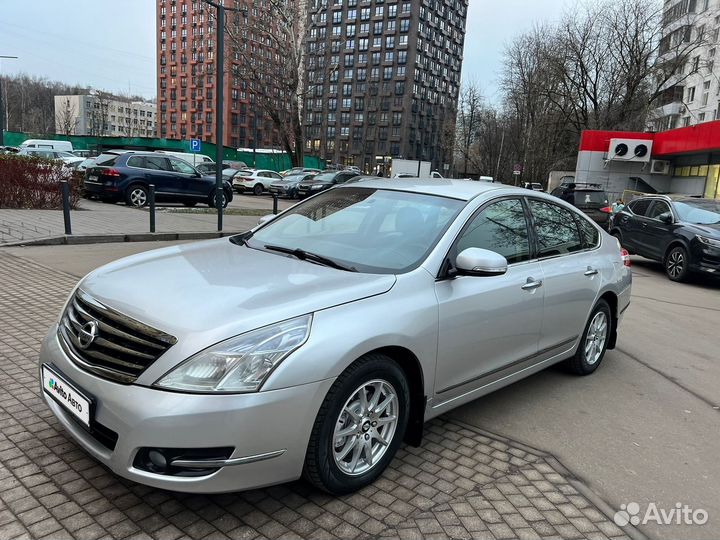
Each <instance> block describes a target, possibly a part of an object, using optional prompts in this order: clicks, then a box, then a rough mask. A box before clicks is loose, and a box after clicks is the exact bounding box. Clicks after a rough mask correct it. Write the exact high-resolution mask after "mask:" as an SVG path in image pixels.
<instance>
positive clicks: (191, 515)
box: [0, 250, 632, 540]
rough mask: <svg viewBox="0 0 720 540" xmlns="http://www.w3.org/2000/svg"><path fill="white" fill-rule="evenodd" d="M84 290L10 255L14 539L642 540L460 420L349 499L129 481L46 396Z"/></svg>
mask: <svg viewBox="0 0 720 540" xmlns="http://www.w3.org/2000/svg"><path fill="white" fill-rule="evenodd" d="M75 282H76V278H74V277H72V276H70V275H68V274H63V273H61V272H58V271H55V270H52V269H49V268H47V267H44V266H42V265H40V264H38V263H35V262H32V261H30V260H27V259H23V258H20V257H15V256H12V255H9V254H7V253H3V252H2V251H1V250H0V284H2V285H0V287H1V288H0V377H1V380H2V382H3V387H4V388H3V389H4V392H3V397H2V399H1V400H0V540H5V539H11V538H12V539H15V538H52V539H62V538H78V539H88V540H90V539H96V538H111V539H123V538H137V539H141V538H156V539H168V540H174V539H178V538H198V539H199V538H206V539H215V538H218V539H220V538H238V539H240V538H242V539H248V540H250V539H255V538H261V539H262V538H267V539H272V540H274V539H278V538H382V537H389V538H395V537H399V538H401V539H413V538H418V539H421V538H426V539H433V538H468V539H470V538H478V539H485V538H486V539H489V540H493V539H504V538H508V539H509V538H523V539H525V538H527V539H533V538H535V539H537V538H568V539H570V538H591V539H606V538H628V536H626V533H625V532H624V531H623V530H621V529H620V528H618V527H617V526H615V525H614V524H613V522H612V521H611V520H610V519H609V518H608V517H607V515H606V514H604V513H603V512H602V511H601V510H600V509H599V508H598V506H596V505H595V504H594V503H593V502H591V499H593V497H592V496H588V492H587V491H584V493H583V490H579V489H578V484H577V482H576V481H575V480H574V479H573V478H572V476H571V475H570V474H569V473H568V472H567V471H566V470H564V469H563V468H562V466H560V465H559V464H558V463H557V462H556V461H555V460H554V459H553V458H552V457H551V456H548V455H545V454H543V453H542V452H538V451H535V450H532V449H529V448H527V447H524V446H522V445H519V444H516V443H513V442H512V441H508V440H505V439H502V438H500V437H497V436H494V435H492V434H490V433H486V432H484V431H482V430H479V429H476V428H472V427H470V426H465V425H461V424H459V423H456V422H454V421H449V420H447V419H438V420H435V421H433V422H430V423H429V424H428V426H427V427H426V433H425V440H424V443H423V445H422V446H421V447H420V448H414V447H404V448H402V449H401V450H400V452H399V454H398V457H397V459H395V460H394V461H393V463H392V465H391V466H390V468H389V469H388V470H387V472H386V473H385V474H384V475H383V477H382V478H380V479H379V480H378V481H377V482H375V484H374V485H372V486H369V487H367V488H365V489H364V490H362V491H361V492H359V493H356V494H353V495H350V496H345V497H337V498H336V497H331V496H328V495H327V494H324V493H321V492H319V491H317V490H315V489H313V488H312V487H310V486H308V485H307V484H305V483H303V482H295V483H292V484H288V485H283V486H276V487H272V488H267V489H261V490H254V491H249V492H244V493H237V494H226V495H215V496H198V495H187V494H178V493H172V492H167V491H162V490H157V489H153V488H149V487H145V486H141V485H139V484H135V483H133V482H130V481H126V480H123V479H121V478H119V477H117V476H115V475H113V474H112V473H111V472H109V471H108V470H107V469H105V468H104V467H103V466H101V465H100V464H98V463H97V462H95V461H94V460H93V459H92V458H90V457H89V456H88V455H87V454H85V452H84V451H83V450H82V449H81V448H80V447H79V446H78V445H77V444H75V443H74V442H73V440H72V439H71V438H70V437H69V435H68V434H67V433H66V432H64V430H63V429H62V427H61V426H60V425H59V424H58V422H56V421H55V419H54V417H53V415H52V413H51V412H50V411H49V410H48V409H47V407H46V406H45V404H44V402H43V401H42V399H41V397H40V395H39V392H40V389H39V384H38V380H37V378H38V374H37V363H36V362H37V353H38V349H39V345H40V340H41V339H42V337H43V335H44V333H45V332H46V330H47V328H48V326H49V325H50V324H51V323H52V322H53V320H55V319H56V317H57V315H58V311H59V309H60V308H61V305H62V303H63V301H64V299H65V298H66V296H67V294H68V293H69V291H70V289H71V288H72V286H73V285H74V284H75ZM631 532H632V531H631Z"/></svg>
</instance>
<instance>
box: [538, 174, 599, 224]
mask: <svg viewBox="0 0 720 540" xmlns="http://www.w3.org/2000/svg"><path fill="white" fill-rule="evenodd" d="M550 194H551V195H555V196H556V197H559V198H560V199H562V200H564V201H567V202H569V203H570V204H572V205H573V206H575V207H576V208H578V209H579V210H581V211H582V212H583V213H584V214H586V215H587V216H588V217H589V218H590V219H592V220H593V221H594V222H595V223H597V224H598V225H600V226H601V227H602V228H603V229H606V230H607V228H608V221H609V220H610V213H611V209H610V205H609V201H608V196H607V193H606V192H605V190H603V189H602V188H601V187H600V184H581V183H570V184H563V185H561V186H560V187H556V188H555V189H553V190H552V192H551V193H550Z"/></svg>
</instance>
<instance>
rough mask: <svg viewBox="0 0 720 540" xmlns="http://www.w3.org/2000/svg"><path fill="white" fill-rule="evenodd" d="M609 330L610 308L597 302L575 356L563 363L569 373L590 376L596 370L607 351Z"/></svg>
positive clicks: (610, 322)
mask: <svg viewBox="0 0 720 540" xmlns="http://www.w3.org/2000/svg"><path fill="white" fill-rule="evenodd" d="M611 328H612V312H611V311H610V306H609V305H608V303H607V302H606V301H605V300H599V301H598V303H597V304H596V305H595V308H594V309H593V310H592V313H590V317H589V318H588V322H587V324H586V325H585V331H584V332H583V335H582V338H581V339H580V345H578V349H577V351H576V352H575V356H573V357H572V358H569V359H568V360H566V361H565V366H566V367H567V369H568V370H569V371H570V372H571V373H574V374H576V375H590V374H591V373H592V372H594V371H595V370H596V369H597V368H598V366H599V365H600V363H601V362H602V361H603V358H604V357H605V351H607V346H608V342H609V341H610V329H611Z"/></svg>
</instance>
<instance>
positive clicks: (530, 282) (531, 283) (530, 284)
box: [521, 278, 543, 291]
mask: <svg viewBox="0 0 720 540" xmlns="http://www.w3.org/2000/svg"><path fill="white" fill-rule="evenodd" d="M542 285H543V282H542V280H540V281H535V280H534V279H533V278H527V283H525V285H523V286H522V287H521V288H522V290H523V291H534V290H535V289H538V288H540V287H542Z"/></svg>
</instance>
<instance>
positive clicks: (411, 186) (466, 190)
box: [340, 178, 527, 201]
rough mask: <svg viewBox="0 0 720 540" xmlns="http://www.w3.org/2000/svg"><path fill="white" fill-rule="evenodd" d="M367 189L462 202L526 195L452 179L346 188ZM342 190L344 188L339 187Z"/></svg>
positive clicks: (357, 184) (372, 183)
mask: <svg viewBox="0 0 720 540" xmlns="http://www.w3.org/2000/svg"><path fill="white" fill-rule="evenodd" d="M347 187H348V188H351V187H367V188H376V189H392V190H394V191H407V192H410V193H423V194H425V195H436V196H440V197H451V198H454V199H460V200H463V201H469V200H471V199H474V198H475V197H477V196H478V195H482V194H483V193H487V192H489V191H494V190H499V189H503V188H505V189H510V190H512V191H513V192H517V193H519V194H523V195H524V194H527V190H526V189H521V188H513V187H512V186H506V185H503V184H491V183H489V182H476V181H474V180H455V179H452V178H392V179H387V178H377V179H374V178H368V179H367V180H360V181H358V182H353V183H352V184H350V185H348V186H347ZM340 188H341V189H344V186H340Z"/></svg>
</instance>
